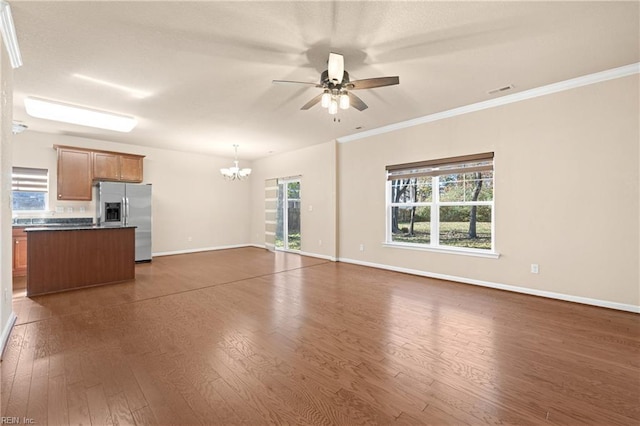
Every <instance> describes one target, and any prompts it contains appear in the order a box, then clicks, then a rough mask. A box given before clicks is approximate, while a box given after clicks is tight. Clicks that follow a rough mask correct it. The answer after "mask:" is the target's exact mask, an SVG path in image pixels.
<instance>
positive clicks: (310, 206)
mask: <svg viewBox="0 0 640 426" xmlns="http://www.w3.org/2000/svg"><path fill="white" fill-rule="evenodd" d="M309 211H310V212H312V211H313V206H312V205H311V204H309Z"/></svg>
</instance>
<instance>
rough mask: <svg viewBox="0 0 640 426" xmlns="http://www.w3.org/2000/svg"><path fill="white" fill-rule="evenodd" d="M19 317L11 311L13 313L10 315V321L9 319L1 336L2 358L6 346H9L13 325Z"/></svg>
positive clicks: (0, 354) (0, 353) (0, 357)
mask: <svg viewBox="0 0 640 426" xmlns="http://www.w3.org/2000/svg"><path fill="white" fill-rule="evenodd" d="M17 319H18V317H17V316H16V314H15V313H14V312H13V311H11V314H10V315H9V321H7V324H6V325H5V326H4V329H3V330H2V336H0V360H1V359H2V357H3V356H4V348H5V347H6V346H7V342H8V341H9V335H10V334H11V329H13V325H14V324H15V323H16V320H17Z"/></svg>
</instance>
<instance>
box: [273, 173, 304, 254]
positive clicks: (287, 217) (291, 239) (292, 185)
mask: <svg viewBox="0 0 640 426" xmlns="http://www.w3.org/2000/svg"><path fill="white" fill-rule="evenodd" d="M276 221H277V222H276V241H275V246H276V249H277V250H294V251H298V250H300V247H301V245H300V178H286V179H278V206H277V214H276Z"/></svg>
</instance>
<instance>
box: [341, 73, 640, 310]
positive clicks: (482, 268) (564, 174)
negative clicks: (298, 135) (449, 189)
mask: <svg viewBox="0 0 640 426" xmlns="http://www.w3.org/2000/svg"><path fill="white" fill-rule="evenodd" d="M638 81H639V77H638V75H637V74H635V75H633V76H630V77H625V78H620V79H616V80H611V81H607V82H604V83H598V84H593V85H590V86H585V87H581V88H577V89H572V90H568V91H564V92H560V93H556V94H553V95H547V96H542V97H539V98H535V99H530V100H527V101H522V102H518V103H514V104H509V105H506V106H502V107H497V108H492V109H488V110H484V111H479V112H474V113H471V114H466V115H462V116H458V117H453V118H448V119H444V120H440V121H436V122H432V123H428V124H422V125H419V126H415V127H411V128H406V129H403V130H397V131H394V132H390V133H386V134H381V135H378V136H372V137H368V138H366V139H360V140H357V141H353V142H349V143H344V144H340V145H339V147H338V158H339V162H338V176H339V180H338V187H339V188H340V192H339V206H340V209H339V220H338V229H339V236H340V237H339V241H338V245H339V257H340V258H341V259H352V260H355V261H359V262H369V263H374V264H379V265H386V266H390V267H394V268H405V269H410V270H414V271H422V272H428V273H433V274H442V275H447V276H452V277H461V278H465V279H468V280H478V281H484V282H487V283H497V284H506V285H509V286H516V287H524V288H526V289H530V290H533V291H534V292H535V291H538V292H550V293H557V294H562V295H571V296H576V297H578V298H586V299H595V300H599V301H607V302H612V303H619V304H623V305H626V306H630V307H636V308H640V275H639V269H638V260H639V259H640V248H639V247H640V237H639V233H640V228H639V217H640V209H639V201H638V200H639V192H640V189H639V186H640V185H639V181H640V175H639V171H638V169H639V148H638V145H639V140H640V131H639V127H640V125H639V120H640V118H639V117H640V111H639V95H638V94H639V84H638ZM487 151H494V152H495V209H496V212H495V220H496V250H497V251H498V252H500V254H501V256H500V258H499V259H489V258H477V257H468V256H461V255H452V254H441V253H433V252H424V251H412V250H403V249H396V248H388V247H383V246H382V242H383V241H384V239H385V195H384V194H385V190H384V188H385V166H386V165H388V164H400V163H407V162H411V161H420V160H427V159H437V158H444V157H451V156H456V155H464V154H474V153H480V152H487ZM361 243H362V244H364V245H365V251H360V250H359V245H360V244H361ZM532 263H537V264H539V265H540V273H539V274H538V275H534V274H531V273H530V264H532Z"/></svg>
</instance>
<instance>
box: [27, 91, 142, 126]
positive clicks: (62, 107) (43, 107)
mask: <svg viewBox="0 0 640 426" xmlns="http://www.w3.org/2000/svg"><path fill="white" fill-rule="evenodd" d="M24 107H25V109H26V110H27V114H29V115H30V116H32V117H37V118H44V119H46V120H53V121H61V122H63V123H71V124H79V125H80V126H88V127H96V128H98V129H106V130H115V131H116V132H130V131H131V130H133V128H134V127H136V125H137V124H138V121H137V120H136V119H135V118H134V117H130V116H128V115H120V114H113V113H111V112H106V111H99V110H95V109H89V108H84V107H80V106H76V105H69V104H64V103H61V102H55V101H48V100H45V99H40V98H34V97H31V96H28V97H26V98H25V100H24Z"/></svg>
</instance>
